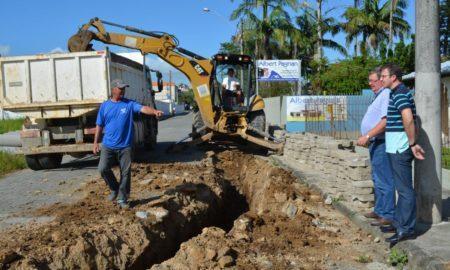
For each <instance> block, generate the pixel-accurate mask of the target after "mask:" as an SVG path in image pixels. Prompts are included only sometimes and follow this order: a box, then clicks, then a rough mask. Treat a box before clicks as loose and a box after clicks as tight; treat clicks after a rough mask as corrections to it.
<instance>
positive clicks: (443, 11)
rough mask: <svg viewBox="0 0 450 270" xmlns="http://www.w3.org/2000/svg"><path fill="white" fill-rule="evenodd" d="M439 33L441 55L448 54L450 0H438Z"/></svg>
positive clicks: (449, 48)
mask: <svg viewBox="0 0 450 270" xmlns="http://www.w3.org/2000/svg"><path fill="white" fill-rule="evenodd" d="M439 13H440V14H439V19H440V21H439V33H440V43H441V44H440V45H441V46H440V47H441V55H442V56H449V55H450V47H449V39H450V0H441V1H439Z"/></svg>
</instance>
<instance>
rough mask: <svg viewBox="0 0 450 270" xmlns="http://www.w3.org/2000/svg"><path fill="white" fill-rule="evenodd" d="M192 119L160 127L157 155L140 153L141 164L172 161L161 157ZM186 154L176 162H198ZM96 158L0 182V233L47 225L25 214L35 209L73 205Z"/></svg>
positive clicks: (197, 155)
mask: <svg viewBox="0 0 450 270" xmlns="http://www.w3.org/2000/svg"><path fill="white" fill-rule="evenodd" d="M191 119H192V115H191V114H187V115H180V116H176V117H172V118H168V119H166V120H163V121H161V122H160V123H159V135H158V146H157V149H156V151H153V152H151V153H142V154H141V155H140V158H141V159H142V160H145V159H147V160H152V161H157V162H164V161H168V160H170V159H171V157H170V156H167V155H165V154H164V151H165V149H166V147H167V146H168V145H170V144H171V143H172V142H174V141H177V140H179V139H181V138H182V137H184V136H185V135H186V134H188V133H189V132H190V128H191V122H192V120H191ZM193 151H194V152H192V151H191V152H187V153H185V154H183V155H181V156H179V158H181V159H183V160H186V161H189V160H195V159H197V160H199V159H201V155H202V154H201V153H198V152H195V149H193ZM97 164H98V157H89V158H84V159H82V160H76V159H74V158H71V157H70V156H65V157H64V160H63V166H62V168H59V169H55V170H46V171H32V170H30V169H25V170H21V171H18V172H14V173H11V174H9V175H7V176H4V177H2V178H0V230H2V229H5V228H7V227H9V226H10V225H13V224H18V223H25V222H30V221H37V222H40V221H47V220H48V218H46V217H41V218H38V219H36V218H34V217H32V216H30V215H28V214H27V212H30V211H32V210H33V209H36V208H38V207H42V206H45V205H51V204H54V203H57V202H65V203H67V202H73V201H76V200H78V199H79V198H80V197H81V196H82V195H83V194H82V192H81V188H82V187H83V186H84V185H85V184H86V181H87V180H88V179H90V178H91V177H93V176H95V175H97Z"/></svg>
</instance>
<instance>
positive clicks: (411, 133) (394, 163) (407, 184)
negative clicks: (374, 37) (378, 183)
mask: <svg viewBox="0 0 450 270" xmlns="http://www.w3.org/2000/svg"><path fill="white" fill-rule="evenodd" d="M401 78H402V71H401V69H400V68H399V67H398V66H397V65H394V64H387V65H385V66H383V68H382V71H381V81H382V82H383V86H384V87H386V88H390V89H391V94H390V98H389V106H388V112H387V121H386V152H387V153H388V155H389V160H390V163H391V167H392V173H393V177H394V186H395V189H396V191H397V193H398V200H397V205H396V207H395V213H394V221H393V225H394V228H395V232H396V233H395V234H394V235H393V236H392V237H389V238H387V239H386V241H387V242H389V243H391V245H395V244H396V243H398V242H399V241H403V240H406V239H411V238H413V237H414V234H415V231H414V230H415V225H416V197H415V193H414V188H413V183H412V161H413V159H414V158H416V159H424V154H425V152H424V151H423V149H422V147H420V145H418V144H417V143H416V135H417V134H416V126H415V123H414V122H415V118H416V106H415V103H414V98H413V96H412V93H411V91H410V90H409V89H408V88H406V86H405V85H404V84H403V83H402V82H401Z"/></svg>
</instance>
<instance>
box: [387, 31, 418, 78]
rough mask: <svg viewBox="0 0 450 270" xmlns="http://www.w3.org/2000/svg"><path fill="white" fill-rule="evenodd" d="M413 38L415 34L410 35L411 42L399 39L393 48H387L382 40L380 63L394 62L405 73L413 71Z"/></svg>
mask: <svg viewBox="0 0 450 270" xmlns="http://www.w3.org/2000/svg"><path fill="white" fill-rule="evenodd" d="M414 38H415V36H414V35H412V36H411V39H412V42H411V43H409V44H405V42H404V41H403V40H400V42H398V43H396V44H395V45H394V48H393V49H388V47H387V45H386V43H384V42H382V43H381V44H380V58H381V64H386V63H396V64H398V65H399V66H400V67H401V68H402V70H403V72H404V73H405V74H406V73H410V72H413V71H414V63H415V59H414V55H415V49H414Z"/></svg>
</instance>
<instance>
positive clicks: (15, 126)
mask: <svg viewBox="0 0 450 270" xmlns="http://www.w3.org/2000/svg"><path fill="white" fill-rule="evenodd" d="M22 124H23V119H7V120H0V134H2V133H6V132H9V131H14V130H19V129H22Z"/></svg>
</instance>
